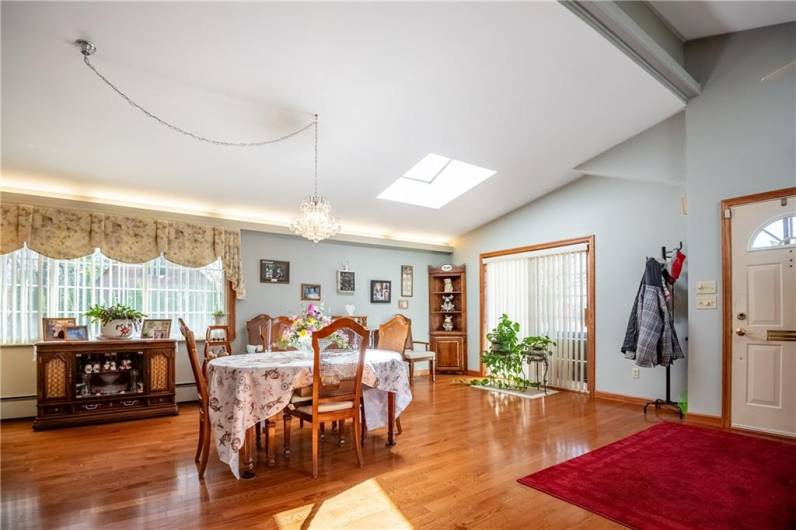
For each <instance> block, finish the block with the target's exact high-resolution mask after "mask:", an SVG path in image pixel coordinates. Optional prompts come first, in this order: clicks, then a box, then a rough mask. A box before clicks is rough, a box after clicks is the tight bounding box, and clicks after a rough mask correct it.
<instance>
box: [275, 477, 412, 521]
mask: <svg viewBox="0 0 796 530" xmlns="http://www.w3.org/2000/svg"><path fill="white" fill-rule="evenodd" d="M274 522H275V523H276V525H277V527H279V528H285V529H293V528H343V527H345V528H368V529H372V528H412V525H411V523H409V521H408V520H407V519H406V518H405V517H404V516H403V514H402V513H401V511H400V510H399V509H398V507H397V506H395V504H393V502H392V500H390V497H389V495H387V493H385V492H384V490H383V489H382V488H381V486H379V483H378V482H377V481H376V480H375V479H369V480H366V481H365V482H362V483H361V484H357V485H356V486H354V487H353V488H349V489H347V490H345V491H343V492H342V493H338V494H337V495H335V496H333V497H330V498H328V499H325V500H323V501H321V502H318V503H315V504H307V505H304V506H301V507H299V508H292V509H290V510H285V511H283V512H280V513H278V514H276V515H274Z"/></svg>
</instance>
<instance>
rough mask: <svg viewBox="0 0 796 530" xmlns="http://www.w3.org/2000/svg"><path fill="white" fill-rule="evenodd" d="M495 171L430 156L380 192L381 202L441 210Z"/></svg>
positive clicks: (438, 156) (431, 154)
mask: <svg viewBox="0 0 796 530" xmlns="http://www.w3.org/2000/svg"><path fill="white" fill-rule="evenodd" d="M494 174H495V171H493V170H491V169H486V168H483V167H478V166H474V165H472V164H468V163H466V162H460V161H459V160H452V159H450V158H447V157H444V156H440V155H435V154H434V153H429V154H427V155H426V156H424V157H423V159H422V160H420V162H418V163H417V164H415V165H414V167H412V169H410V170H409V171H407V172H406V173H404V175H403V176H402V177H398V180H396V181H395V182H393V183H392V184H390V186H389V187H388V188H387V189H386V190H384V191H383V192H381V194H380V195H379V199H385V200H388V201H396V202H404V203H407V204H415V205H417V206H424V207H426V208H442V207H443V206H445V205H446V204H448V203H449V202H450V201H452V200H453V199H455V198H456V197H458V196H459V195H461V194H463V193H464V192H466V191H467V190H470V189H472V188H474V187H475V186H477V185H479V184H480V183H482V182H483V181H485V180H486V179H488V178H489V177H491V176H492V175H494Z"/></svg>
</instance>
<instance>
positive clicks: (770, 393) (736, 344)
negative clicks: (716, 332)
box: [731, 197, 796, 437]
mask: <svg viewBox="0 0 796 530" xmlns="http://www.w3.org/2000/svg"><path fill="white" fill-rule="evenodd" d="M794 230H796V197H789V198H787V199H785V200H781V199H775V200H771V201H762V202H757V203H752V204H747V205H742V206H737V207H734V208H732V293H733V304H732V311H733V315H732V327H733V329H732V331H733V335H732V337H733V340H732V389H731V392H732V411H731V417H732V425H733V426H734V427H740V428H745V429H753V430H757V431H764V432H770V433H776V434H783V435H786V436H794V437H796V233H795V232H794Z"/></svg>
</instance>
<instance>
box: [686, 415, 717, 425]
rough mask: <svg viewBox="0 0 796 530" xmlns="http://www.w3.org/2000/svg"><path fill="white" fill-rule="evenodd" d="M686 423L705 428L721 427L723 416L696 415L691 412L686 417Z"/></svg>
mask: <svg viewBox="0 0 796 530" xmlns="http://www.w3.org/2000/svg"><path fill="white" fill-rule="evenodd" d="M685 423H687V424H690V425H701V426H704V427H721V416H713V415H710V414H694V413H693V412H689V413H688V414H686V415H685Z"/></svg>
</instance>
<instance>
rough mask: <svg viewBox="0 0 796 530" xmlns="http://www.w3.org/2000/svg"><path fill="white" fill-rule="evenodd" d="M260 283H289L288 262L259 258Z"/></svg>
mask: <svg viewBox="0 0 796 530" xmlns="http://www.w3.org/2000/svg"><path fill="white" fill-rule="evenodd" d="M260 283H290V262H289V261H277V260H273V259H261V260H260Z"/></svg>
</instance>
